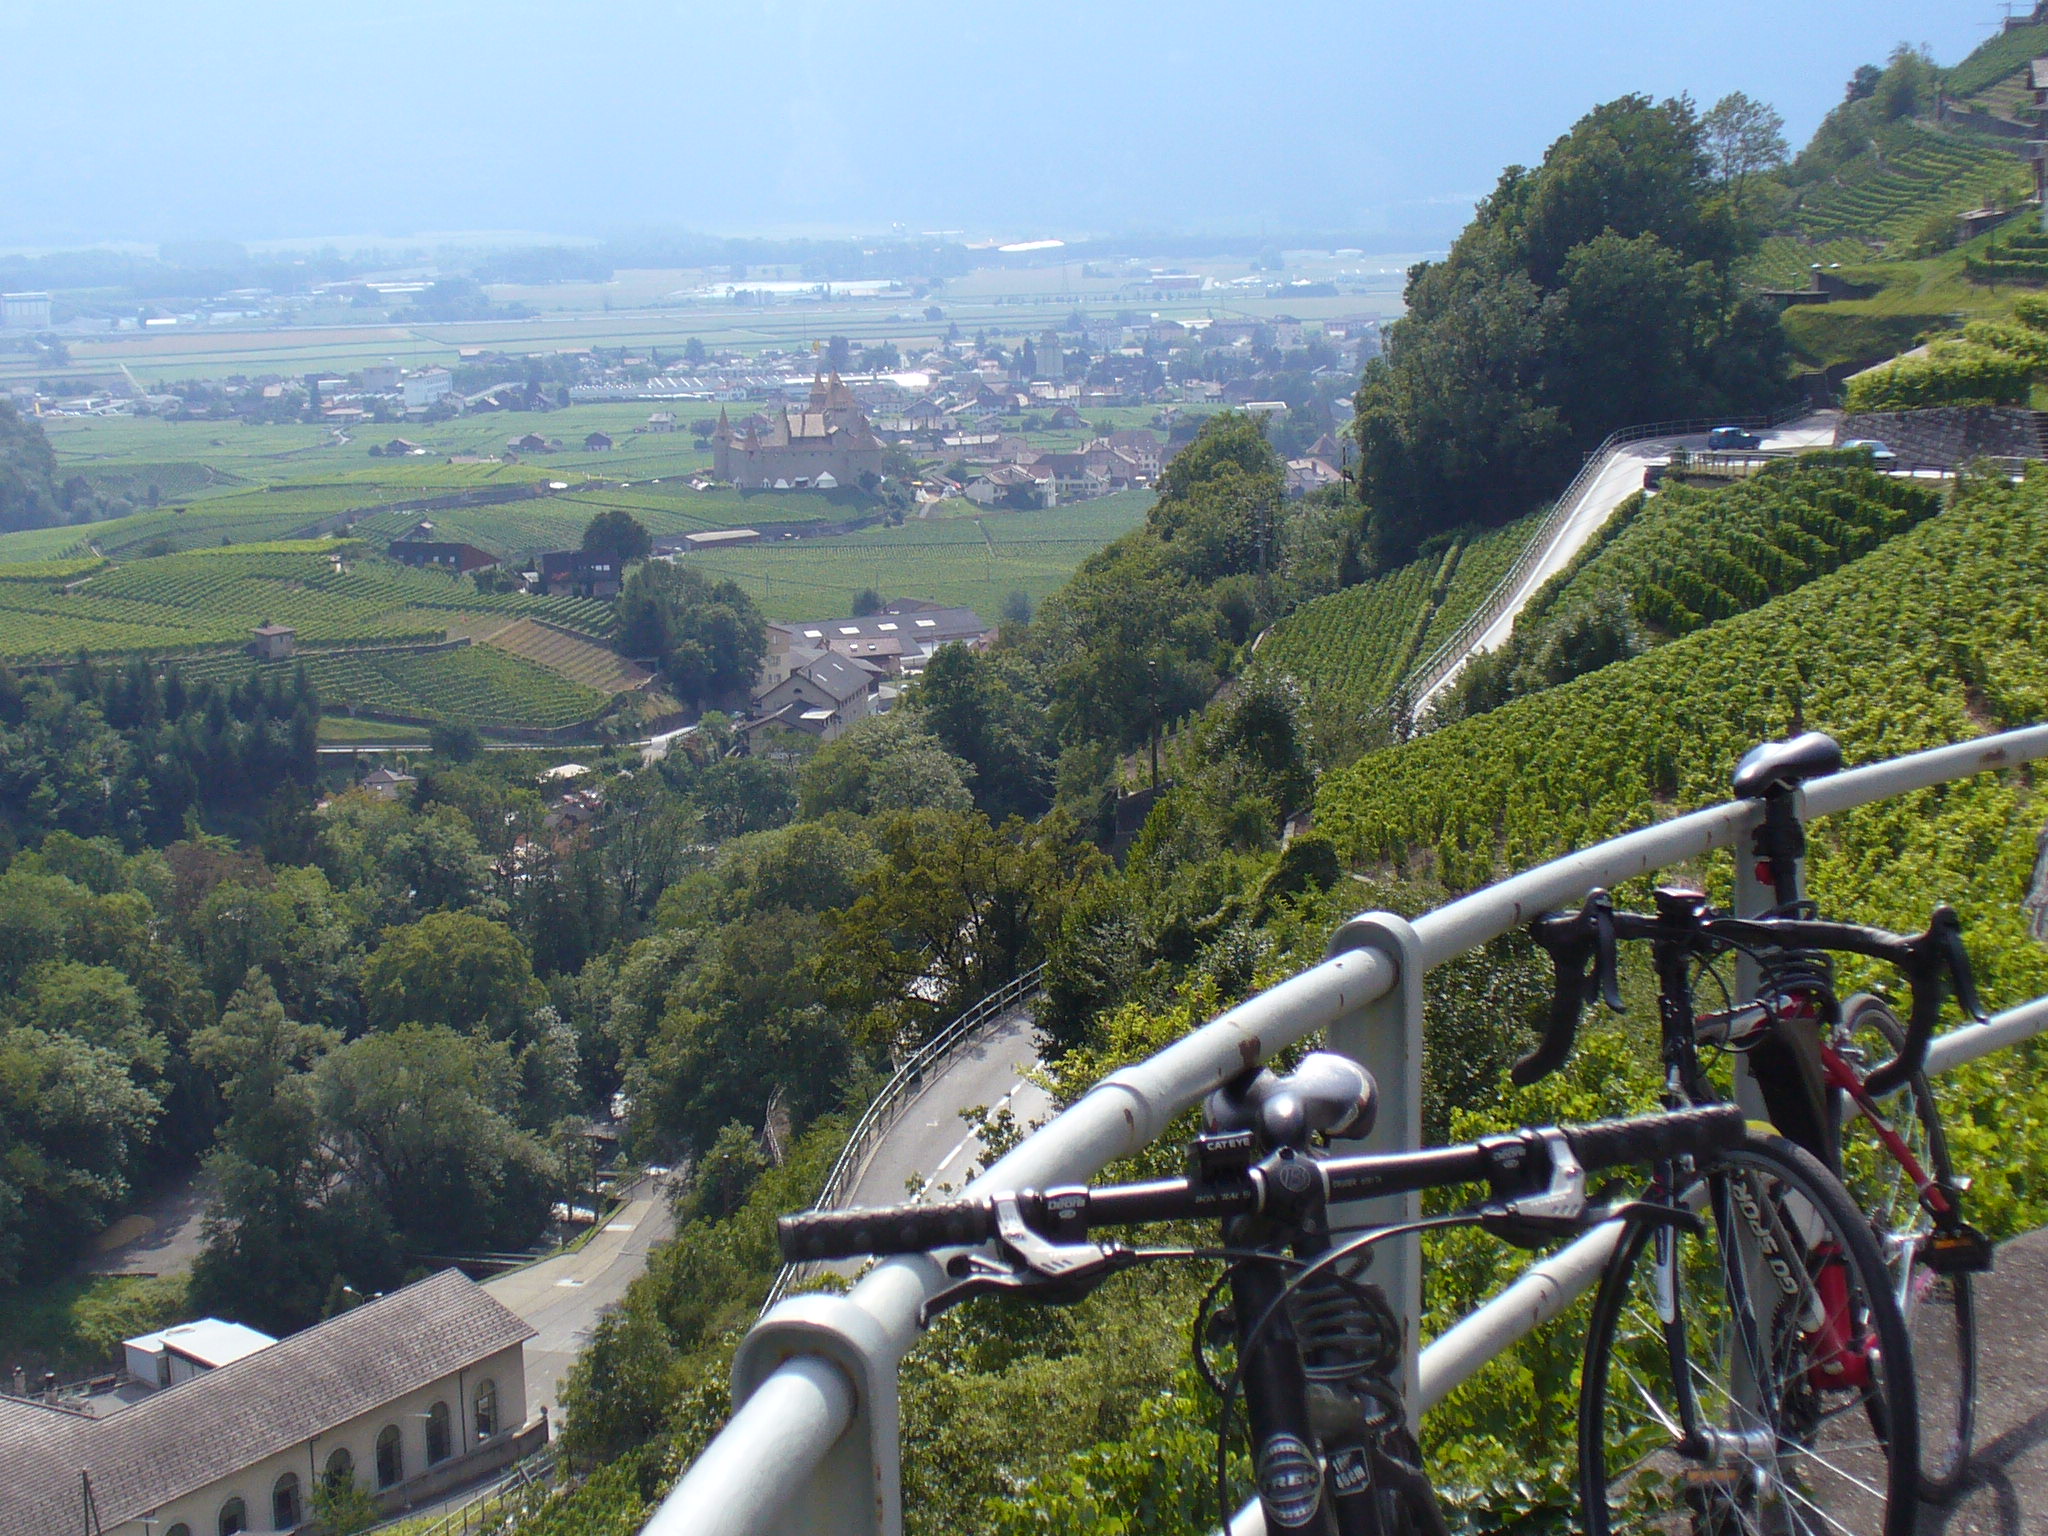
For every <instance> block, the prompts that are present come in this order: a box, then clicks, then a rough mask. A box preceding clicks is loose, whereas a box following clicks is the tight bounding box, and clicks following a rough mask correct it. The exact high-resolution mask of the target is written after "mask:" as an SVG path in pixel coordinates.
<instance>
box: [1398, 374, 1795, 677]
mask: <svg viewBox="0 0 2048 1536" xmlns="http://www.w3.org/2000/svg"><path fill="white" fill-rule="evenodd" d="M1812 414H1813V407H1812V406H1811V405H1807V404H1800V405H1795V406H1787V407H1786V408H1785V409H1784V410H1781V411H1777V412H1774V413H1772V414H1770V415H1767V416H1712V417H1708V416H1701V417H1694V418H1691V419H1689V420H1685V421H1653V422H1647V423H1644V424H1642V425H1640V426H1633V427H1621V428H1619V429H1617V430H1616V431H1613V432H1610V433H1608V434H1607V436H1605V437H1604V438H1602V439H1601V440H1600V443H1599V446H1598V447H1596V448H1594V449H1593V450H1592V452H1590V453H1588V454H1587V455H1586V460H1585V462H1584V463H1583V464H1581V465H1580V466H1579V472H1578V473H1577V474H1576V475H1574V476H1572V480H1571V483H1570V484H1569V485H1567V486H1566V487H1565V488H1564V490H1563V491H1562V492H1560V493H1559V495H1558V498H1557V500H1556V501H1554V502H1552V503H1551V506H1550V511H1549V512H1547V513H1546V514H1545V515H1544V518H1543V522H1542V523H1541V525H1539V526H1538V528H1537V529H1536V531H1535V532H1534V533H1533V534H1531V535H1530V537H1529V542H1528V543H1527V544H1525V545H1524V546H1523V547H1522V552H1521V554H1519V555H1517V556H1516V557H1515V563H1514V564H1513V565H1512V566H1510V567H1509V568H1508V573H1507V574H1506V575H1505V576H1503V577H1501V579H1500V581H1499V583H1498V584H1497V585H1495V587H1494V589H1493V590H1492V591H1491V592H1489V593H1488V594H1487V595H1486V600H1485V601H1484V602H1482V603H1481V604H1480V605H1479V606H1478V608H1476V609H1474V610H1473V612H1472V615H1471V616H1470V617H1469V618H1467V619H1466V620H1465V622H1464V623H1462V624H1460V625H1459V626H1458V627H1457V628H1456V629H1455V630H1453V631H1452V632H1451V634H1450V636H1449V638H1448V639H1446V640H1445V641H1444V642H1443V643H1442V644H1441V645H1439V646H1438V647H1437V648H1436V649H1435V650H1433V651H1431V652H1430V653H1429V654H1428V655H1427V656H1425V657H1423V658H1422V660H1420V661H1418V662H1417V663H1416V664H1415V665H1414V666H1412V667H1410V668H1409V669H1408V671H1407V673H1406V674H1405V675H1404V676H1403V677H1402V679H1401V689H1402V692H1404V693H1405V694H1406V695H1407V696H1408V698H1409V699H1410V700H1411V701H1412V703H1411V706H1410V707H1411V708H1413V709H1420V708H1421V707H1422V705H1423V703H1424V702H1425V701H1426V700H1427V699H1428V698H1429V696H1430V695H1431V694H1433V693H1435V692H1436V690H1437V689H1438V688H1440V687H1442V686H1443V684H1444V683H1445V682H1447V681H1448V680H1449V678H1450V676H1451V674H1452V673H1453V672H1455V671H1457V669H1458V667H1459V666H1460V665H1461V664H1462V663H1463V662H1464V660H1465V653H1466V652H1467V651H1468V650H1470V649H1471V648H1472V642H1473V641H1475V640H1477V639H1478V638H1479V637H1480V636H1481V635H1483V634H1484V633H1486V629H1487V626H1489V625H1490V624H1492V623H1494V622H1495V621H1496V620H1497V619H1499V618H1500V616H1501V615H1502V614H1503V613H1506V612H1507V610H1508V606H1509V605H1510V604H1511V603H1512V602H1513V601H1514V599H1515V595H1516V593H1518V592H1519V591H1520V590H1521V588H1522V583H1523V582H1524V581H1526V580H1527V579H1528V576H1529V572H1530V571H1532V570H1534V569H1535V568H1536V566H1537V565H1538V564H1539V563H1540V562H1541V561H1542V559H1543V557H1544V556H1545V555H1547V554H1549V553H1550V550H1551V546H1552V545H1554V544H1555V543H1556V542H1557V536H1558V534H1559V532H1560V531H1561V530H1562V529H1563V528H1564V526H1565V525H1566V524H1567V523H1569V522H1570V521H1571V519H1572V515H1573V514H1574V513H1575V512H1577V511H1578V507H1579V500H1580V498H1581V497H1583V496H1584V495H1585V493H1586V492H1587V490H1589V489H1590V488H1591V486H1592V484H1593V482H1594V481H1595V480H1597V479H1599V478H1600V476H1601V475H1602V474H1604V473H1605V472H1606V470H1607V462H1608V455H1610V454H1611V453H1613V452H1614V450H1615V449H1617V448H1621V447H1624V446H1626V445H1627V444H1629V443H1642V442H1648V441H1650V440H1651V439H1653V438H1659V437H1677V436H1683V435H1684V434H1687V433H1692V432H1703V431H1711V430H1712V429H1713V428H1715V427H1766V428H1768V427H1781V426H1783V425H1785V423H1787V422H1789V421H1797V420H1799V419H1800V418H1801V417H1803V416H1811V415H1812Z"/></svg>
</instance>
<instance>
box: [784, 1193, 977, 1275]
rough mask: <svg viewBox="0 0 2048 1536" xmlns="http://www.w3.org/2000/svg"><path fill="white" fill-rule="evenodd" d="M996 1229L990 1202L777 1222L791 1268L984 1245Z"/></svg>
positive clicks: (814, 1214) (816, 1214)
mask: <svg viewBox="0 0 2048 1536" xmlns="http://www.w3.org/2000/svg"><path fill="white" fill-rule="evenodd" d="M995 1231H996V1213H995V1208H994V1206H992V1205H991V1204H990V1203H989V1202H988V1201H987V1200H951V1201H947V1202H945V1203H944V1204H940V1205H892V1206H884V1207H880V1208H876V1209H860V1208H855V1209H853V1210H845V1211H804V1212H802V1213H800V1214H799V1215H795V1216H783V1217H779V1218H777V1220H776V1223H775V1238H776V1241H777V1242H778V1243H779V1244H780V1245H781V1248H782V1257H783V1261H784V1262H785V1263H789V1264H796V1263H801V1262H804V1261H806V1260H812V1259H850V1258H855V1257H857V1256H859V1255H861V1254H866V1253H924V1252H926V1251H928V1250H930V1249H933V1248H952V1247H958V1246H960V1245H962V1244H966V1243H980V1242H985V1241H987V1240H988V1239H989V1238H991V1237H993V1236H995Z"/></svg>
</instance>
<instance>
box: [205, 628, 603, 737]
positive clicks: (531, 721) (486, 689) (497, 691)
mask: <svg viewBox="0 0 2048 1536" xmlns="http://www.w3.org/2000/svg"><path fill="white" fill-rule="evenodd" d="M296 667H304V668H305V671H306V676H307V677H308V678H309V679H310V680H311V681H312V684H313V686H314V687H315V688H316V689H318V690H319V693H320V702H321V707H322V708H323V709H326V710H330V711H331V710H334V709H336V708H337V707H340V708H353V709H364V710H376V711H378V712H380V713H389V714H396V715H406V716H410V717H412V718H414V719H418V720H449V721H455V722H459V723H461V724H465V725H474V726H479V727H484V728H493V727H495V728H499V729H509V728H517V727H522V726H525V727H553V726H564V725H574V724H576V723H577V722H578V721H581V720H588V719H590V718H592V717H593V716H595V715H596V714H598V713H599V712H600V711H601V710H602V709H603V708H604V706H605V695H603V694H602V693H599V692H598V691H597V690H596V689H594V688H586V687H584V686H583V685H582V684H581V683H577V682H573V681H571V680H570V679H568V678H566V677H563V676H561V675H560V674H559V673H557V672H553V671H551V670H549V669H548V668H546V667H544V666H542V665H540V664H539V663H538V662H534V661H529V660H528V659H527V658H525V657H523V656H515V655H513V654H511V653H510V652H508V651H501V650H497V649H495V648H494V647H492V646H488V645H465V646H462V647H460V648H459V649H456V650H448V651H364V652H350V651H328V652H319V653H315V654H312V655H307V656H302V657H296V658H294V659H293V660H291V661H280V662H272V663H270V664H269V665H268V666H267V667H259V666H257V665H256V664H255V663H253V662H251V661H250V660H249V659H248V658H247V657H243V656H221V657H216V658H212V659H209V660H207V661H203V662H198V663H194V664H189V665H186V666H184V667H181V668H180V669H179V670H180V671H181V672H183V673H184V675H185V676H187V677H189V678H194V679H198V678H209V677H210V678H220V679H230V680H231V679H234V678H238V677H242V676H246V675H248V674H250V673H256V674H259V675H260V674H262V673H265V672H267V671H280V672H289V671H290V670H291V669H293V668H296Z"/></svg>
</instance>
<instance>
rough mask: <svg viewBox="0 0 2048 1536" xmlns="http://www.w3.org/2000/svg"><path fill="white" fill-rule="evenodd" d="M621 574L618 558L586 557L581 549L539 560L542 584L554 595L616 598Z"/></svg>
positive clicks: (555, 553) (563, 550)
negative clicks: (565, 594)
mask: <svg viewBox="0 0 2048 1536" xmlns="http://www.w3.org/2000/svg"><path fill="white" fill-rule="evenodd" d="M622 575H623V572H622V570H621V567H620V562H619V560H618V557H617V556H615V555H586V554H585V553H583V551H582V550H580V549H558V550H555V551H553V552H552V553H550V554H544V555H542V556H541V557H540V583H541V585H542V586H543V587H545V588H546V589H547V590H548V591H549V592H550V593H554V594H560V593H564V592H568V593H572V594H574V595H575V596H577V597H595V598H607V597H617V596H618V595H619V584H620V581H621V578H622Z"/></svg>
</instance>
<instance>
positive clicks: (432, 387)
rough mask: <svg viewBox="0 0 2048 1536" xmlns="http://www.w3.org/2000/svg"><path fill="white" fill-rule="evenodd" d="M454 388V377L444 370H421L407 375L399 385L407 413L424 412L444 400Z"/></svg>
mask: <svg viewBox="0 0 2048 1536" xmlns="http://www.w3.org/2000/svg"><path fill="white" fill-rule="evenodd" d="M454 388H455V376H454V375H453V374H451V373H450V372H449V371H448V370H447V369H446V368H423V369H421V370H420V371H419V372H418V373H414V374H408V375H407V376H406V377H405V378H404V379H403V380H402V381H401V382H400V384H399V392H400V393H401V394H402V395H403V397H404V399H405V408H406V409H407V410H408V411H424V410H425V409H427V407H428V406H430V405H433V404H434V403H435V402H436V401H438V400H442V399H445V398H446V397H447V396H448V395H449V393H450V392H452V391H453V390H454Z"/></svg>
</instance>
